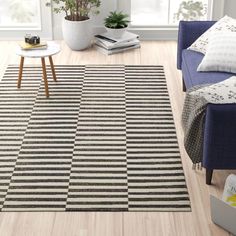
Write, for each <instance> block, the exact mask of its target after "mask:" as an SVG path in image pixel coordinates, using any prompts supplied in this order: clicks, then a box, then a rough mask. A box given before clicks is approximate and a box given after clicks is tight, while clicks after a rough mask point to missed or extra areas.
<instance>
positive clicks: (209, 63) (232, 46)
mask: <svg viewBox="0 0 236 236" xmlns="http://www.w3.org/2000/svg"><path fill="white" fill-rule="evenodd" d="M197 71H225V72H232V73H236V32H234V33H232V32H231V33H229V32H227V33H224V34H222V33H216V34H214V35H212V36H211V38H210V40H209V45H208V48H207V52H206V55H205V57H204V58H203V60H202V62H201V64H200V65H199V66H198V68H197Z"/></svg>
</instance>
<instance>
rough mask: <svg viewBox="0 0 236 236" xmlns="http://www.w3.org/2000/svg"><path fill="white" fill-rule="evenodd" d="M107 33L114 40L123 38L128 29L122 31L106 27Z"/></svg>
mask: <svg viewBox="0 0 236 236" xmlns="http://www.w3.org/2000/svg"><path fill="white" fill-rule="evenodd" d="M106 30H107V32H108V33H109V34H110V35H111V36H112V37H114V38H117V39H119V38H121V37H122V35H123V34H124V33H125V31H126V30H127V27H126V28H122V29H111V28H107V27H106Z"/></svg>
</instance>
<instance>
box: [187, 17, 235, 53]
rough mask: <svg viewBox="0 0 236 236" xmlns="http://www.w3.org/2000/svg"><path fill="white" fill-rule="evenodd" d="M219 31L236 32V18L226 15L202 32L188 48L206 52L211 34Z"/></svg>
mask: <svg viewBox="0 0 236 236" xmlns="http://www.w3.org/2000/svg"><path fill="white" fill-rule="evenodd" d="M219 31H220V32H222V31H224V32H225V31H226V32H236V19H233V18H231V17H229V16H224V17H223V18H221V19H220V20H219V21H217V22H216V23H215V24H214V25H213V26H212V27H211V28H209V29H208V30H207V31H206V32H205V33H204V34H202V35H201V36H200V37H199V38H198V39H197V40H196V41H195V42H194V43H193V44H192V45H191V46H190V47H189V48H188V49H191V50H193V51H197V52H201V53H203V54H205V53H206V50H207V46H208V42H209V38H210V36H211V34H214V33H216V32H219Z"/></svg>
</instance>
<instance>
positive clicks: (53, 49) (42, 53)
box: [16, 42, 61, 98]
mask: <svg viewBox="0 0 236 236" xmlns="http://www.w3.org/2000/svg"><path fill="white" fill-rule="evenodd" d="M60 50H61V49H60V46H59V45H58V44H56V43H54V42H48V47H47V49H41V50H40V49H38V50H22V49H21V48H20V46H18V47H17V49H16V54H17V55H19V56H20V57H21V60H20V68H19V76H18V82H17V87H18V88H20V87H21V80H22V73H23V67H24V59H25V57H31V58H41V62H42V69H43V80H44V87H45V94H46V97H47V98H48V97H49V90H48V80H47V70H46V64H45V57H48V58H49V62H50V66H51V70H52V75H53V80H54V81H57V77H56V72H55V68H54V65H53V60H52V56H53V55H55V54H57V53H59V52H60Z"/></svg>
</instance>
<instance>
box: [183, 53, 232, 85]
mask: <svg viewBox="0 0 236 236" xmlns="http://www.w3.org/2000/svg"><path fill="white" fill-rule="evenodd" d="M203 57H204V55H203V54H202V53H199V52H195V51H192V50H187V49H185V50H183V51H182V59H183V61H182V73H183V78H184V82H185V85H186V88H187V89H189V88H191V87H193V86H195V85H199V84H207V83H217V82H220V81H222V80H225V79H228V78H229V77H231V76H233V75H235V74H233V73H226V72H197V68H198V66H199V64H200V63H201V61H202V59H203Z"/></svg>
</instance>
